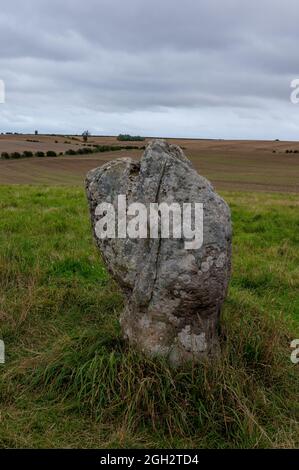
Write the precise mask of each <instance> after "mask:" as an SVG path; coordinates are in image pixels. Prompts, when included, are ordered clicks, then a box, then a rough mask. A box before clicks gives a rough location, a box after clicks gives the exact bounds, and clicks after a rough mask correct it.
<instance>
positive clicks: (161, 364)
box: [0, 187, 299, 448]
mask: <svg viewBox="0 0 299 470" xmlns="http://www.w3.org/2000/svg"><path fill="white" fill-rule="evenodd" d="M225 196H226V199H227V200H228V201H229V202H230V204H231V207H232V212H233V221H234V234H235V235H234V258H233V260H234V263H233V264H234V272H233V278H232V282H231V287H230V291H229V296H228V299H227V301H226V303H225V306H224V309H223V318H222V323H221V343H222V355H221V357H220V358H219V360H218V361H217V362H215V361H214V362H213V363H205V364H201V365H195V364H189V365H188V366H185V367H183V368H178V369H172V368H170V367H169V365H168V364H167V363H166V362H165V361H162V360H158V359H155V360H151V359H148V358H145V357H144V356H142V355H140V354H139V353H138V352H137V351H134V350H133V349H131V348H130V347H129V346H128V345H127V344H126V343H125V342H124V341H123V340H122V338H121V334H120V330H119V325H118V316H119V313H120V311H121V309H122V296H121V294H120V292H119V291H118V289H117V286H116V285H115V284H114V282H113V281H111V280H110V278H109V276H108V274H107V272H106V270H105V269H104V267H103V265H102V263H101V261H100V259H99V257H98V254H97V252H96V250H95V248H94V246H93V243H92V238H91V230H90V226H89V220H88V212H87V205H86V202H85V197H84V194H83V192H82V191H81V190H80V189H77V188H68V189H66V188H47V189H45V188H36V187H35V188H33V187H1V188H0V201H1V202H0V207H1V210H2V218H1V221H0V233H1V235H0V236H1V243H0V289H1V291H0V292H1V296H0V321H1V325H0V333H1V337H3V339H4V340H5V343H6V351H7V363H6V365H5V366H4V367H2V368H1V369H0V374H1V375H0V398H1V404H0V412H1V416H2V422H3V423H4V425H3V426H2V428H1V427H0V445H2V447H20V446H22V447H41V446H46V447H66V446H67V447H74V446H77V447H91V446H105V447H109V446H112V447H113V446H123V447H136V446H139V447H140V446H146V447H153V446H161V447H169V446H170V447H209V448H225V447H237V448H238V447H239V448H240V447H249V448H254V447H295V446H298V444H299V442H298V435H299V433H298V431H299V426H298V417H299V409H298V404H297V403H298V400H297V395H298V385H299V377H298V367H296V366H294V365H293V364H292V363H291V361H290V358H289V357H290V349H289V343H290V341H291V339H293V338H295V337H299V336H298V335H299V331H298V330H299V328H298V323H299V304H298V287H299V271H298V266H299V263H298V261H299V253H298V242H299V239H298V227H299V217H298V197H297V196H295V195H294V196H290V195H270V194H269V195H257V194H256V195H255V194H246V193H227V194H226V195H225Z"/></svg>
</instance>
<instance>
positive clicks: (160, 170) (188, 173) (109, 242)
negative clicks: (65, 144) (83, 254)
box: [86, 140, 232, 365]
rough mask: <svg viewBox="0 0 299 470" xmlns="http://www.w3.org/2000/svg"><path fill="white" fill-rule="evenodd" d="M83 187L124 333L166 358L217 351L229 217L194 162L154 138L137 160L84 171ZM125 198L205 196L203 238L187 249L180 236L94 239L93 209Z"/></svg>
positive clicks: (227, 266)
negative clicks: (119, 301) (120, 297)
mask: <svg viewBox="0 0 299 470" xmlns="http://www.w3.org/2000/svg"><path fill="white" fill-rule="evenodd" d="M86 191H87V197H88V201H89V206H90V214H91V221H92V226H93V230H94V235H95V239H96V243H97V246H98V247H99V249H100V252H101V255H102V258H103V260H104V262H105V264H106V266H107V268H108V270H109V272H110V273H111V274H112V276H113V277H114V279H115V280H116V281H117V282H118V284H119V286H120V288H121V289H122V291H123V292H124V294H125V298H126V305H125V308H124V311H123V312H122V315H121V319H120V322H121V327H122V331H123V334H124V337H125V338H127V339H128V340H129V342H130V343H131V344H132V345H134V346H135V347H137V348H139V349H140V350H142V351H143V352H144V353H145V354H147V355H150V356H154V355H159V356H165V357H167V358H168V360H169V361H170V363H172V364H174V365H179V364H182V363H184V362H185V361H189V360H191V361H198V360H201V359H204V358H207V357H213V356H215V355H217V354H218V353H219V339H218V324H219V317H220V310H221V306H222V304H223V301H224V299H225V296H226V292H227V288H228V283H229V278H230V271H231V239H232V231H231V217H230V210H229V208H228V206H227V204H226V203H225V202H224V200H223V199H222V198H221V197H220V196H219V195H218V194H217V193H216V192H215V191H214V189H213V187H212V186H211V184H210V183H209V182H208V181H207V180H206V179H205V178H203V177H202V176H200V175H199V174H198V173H197V172H196V170H195V169H194V168H193V167H192V164H191V162H190V161H189V160H188V159H187V158H186V156H185V155H184V153H183V152H182V150H181V149H180V148H179V147H178V146H175V145H170V144H168V143H167V142H165V141H163V140H154V141H152V142H151V143H150V144H149V145H148V146H147V147H146V150H145V152H144V154H143V156H142V158H141V160H140V162H136V161H133V160H132V159H130V158H121V159H118V160H114V161H111V162H109V163H107V164H105V165H103V166H102V167H100V168H96V169H95V170H92V171H90V172H89V173H88V175H87V179H86ZM120 194H121V195H126V198H127V204H128V205H129V204H131V203H133V202H141V203H143V204H145V205H146V207H149V204H150V203H159V204H160V203H161V202H166V203H168V204H171V203H172V202H178V203H179V204H180V205H181V207H182V205H183V203H188V202H189V203H195V202H197V203H203V244H202V246H201V247H200V248H198V249H189V250H187V249H186V248H185V245H184V239H183V238H180V239H175V238H168V239H166V238H161V237H160V238H157V239H152V238H143V239H141V238H139V239H132V238H129V237H126V238H114V239H113V238H112V239H99V238H98V236H97V234H96V224H97V221H98V220H99V217H98V216H97V215H96V208H97V206H98V205H99V204H100V203H102V202H109V203H111V204H113V206H114V207H115V211H116V214H117V197H118V195H120Z"/></svg>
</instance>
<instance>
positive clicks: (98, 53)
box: [0, 0, 299, 140]
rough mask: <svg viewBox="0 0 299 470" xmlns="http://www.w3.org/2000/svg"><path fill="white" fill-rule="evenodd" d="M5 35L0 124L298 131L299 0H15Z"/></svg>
mask: <svg viewBox="0 0 299 470" xmlns="http://www.w3.org/2000/svg"><path fill="white" fill-rule="evenodd" d="M0 41H1V49H0V79H3V80H4V81H5V84H6V102H5V104H1V105H0V117H1V121H0V131H4V132H6V131H18V132H33V131H34V130H35V129H38V130H39V131H40V132H49V133H52V132H53V133H54V132H60V133H81V132H82V131H83V130H84V129H89V130H90V131H91V132H92V133H96V134H105V135H107V134H118V133H121V132H122V133H131V134H141V135H150V136H177V137H199V138H236V139H239V138H241V139H242V138H244V139H246V138H250V139H254V138H256V139H275V138H280V139H294V140H299V104H297V105H294V104H292V103H291V102H290V93H291V91H292V90H291V88H290V82H291V80H293V79H295V78H299V53H298V49H299V2H298V0H250V1H246V0H184V1H179V0H84V1H82V0H25V1H24V0H10V1H3V2H1V11H0Z"/></svg>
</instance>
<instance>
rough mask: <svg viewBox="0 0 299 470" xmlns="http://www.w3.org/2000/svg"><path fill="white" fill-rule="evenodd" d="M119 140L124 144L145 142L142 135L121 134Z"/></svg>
mask: <svg viewBox="0 0 299 470" xmlns="http://www.w3.org/2000/svg"><path fill="white" fill-rule="evenodd" d="M117 140H121V141H124V142H134V141H136V142H138V141H143V140H145V138H144V137H141V136H140V135H130V134H119V135H118V136H117Z"/></svg>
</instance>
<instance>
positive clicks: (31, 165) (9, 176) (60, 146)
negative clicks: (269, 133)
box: [0, 135, 299, 192]
mask: <svg viewBox="0 0 299 470" xmlns="http://www.w3.org/2000/svg"><path fill="white" fill-rule="evenodd" d="M148 140H149V139H147V141H148ZM167 140H169V141H170V142H173V143H176V144H178V145H180V146H181V147H183V148H184V151H185V153H186V154H187V155H188V156H189V157H190V158H191V160H192V162H193V164H194V166H195V168H196V169H197V171H198V172H199V173H200V174H202V175H203V176H206V177H207V178H208V179H210V180H211V181H212V182H213V184H214V185H215V187H216V188H217V189H220V190H221V189H225V190H247V191H275V192H299V142H280V141H275V142H274V141H224V140H195V139H193V140H189V139H167ZM145 143H146V142H145ZM145 143H144V142H139V143H136V144H137V145H138V146H140V147H141V146H143V145H144V144H145ZM88 144H91V145H119V142H118V141H117V139H116V137H90V138H89V140H88ZM130 144H132V143H131V142H128V143H127V145H130ZM82 145H83V141H82V138H81V137H78V136H44V135H37V136H35V135H34V136H32V135H1V136H0V153H2V152H9V153H12V152H23V151H26V150H27V151H32V152H37V151H43V152H47V151H48V150H54V151H55V152H57V153H60V152H63V153H64V152H66V151H67V150H69V149H74V150H76V149H78V148H80V147H82ZM121 145H126V143H125V142H122V144H121ZM289 150H291V151H292V153H287V151H289ZM296 151H297V152H298V153H294V152H296ZM141 153H142V150H121V151H114V152H105V153H95V154H92V155H75V156H66V155H63V156H59V157H57V158H52V157H43V158H35V157H34V158H25V159H21V160H0V184H15V183H16V184H47V185H61V184H65V185H81V184H83V181H84V178H85V175H86V173H87V171H88V170H90V169H91V168H95V167H96V166H100V165H102V164H103V163H105V162H107V161H109V160H111V159H115V158H119V157H132V158H134V159H138V158H139V157H140V155H141Z"/></svg>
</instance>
